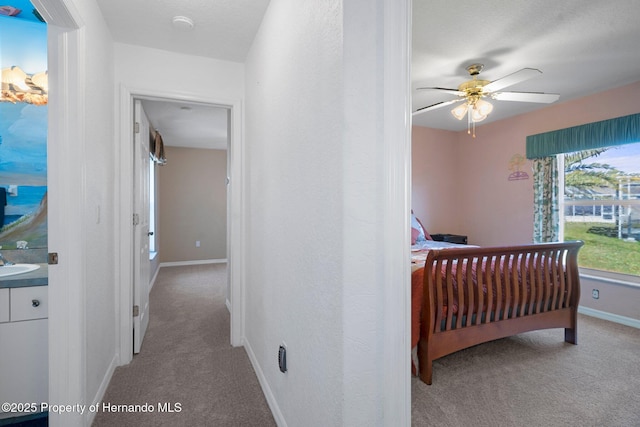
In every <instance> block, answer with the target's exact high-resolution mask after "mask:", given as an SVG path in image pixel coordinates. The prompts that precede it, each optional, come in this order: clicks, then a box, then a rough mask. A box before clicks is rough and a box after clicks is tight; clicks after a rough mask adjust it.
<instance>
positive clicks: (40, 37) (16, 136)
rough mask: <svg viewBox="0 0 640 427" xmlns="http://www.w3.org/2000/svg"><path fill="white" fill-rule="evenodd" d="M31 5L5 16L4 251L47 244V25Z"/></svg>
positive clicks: (0, 38)
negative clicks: (33, 11) (37, 17)
mask: <svg viewBox="0 0 640 427" xmlns="http://www.w3.org/2000/svg"><path fill="white" fill-rule="evenodd" d="M25 9H27V8H26V7H23V10H22V12H21V13H18V14H16V15H15V16H8V15H3V14H0V69H1V70H2V93H1V96H0V227H1V228H0V246H1V247H2V249H3V250H6V249H16V248H18V249H36V248H46V247H47V96H48V94H47V91H48V85H47V81H46V77H47V76H46V70H47V27H46V24H44V23H42V22H40V21H38V20H37V19H34V18H33V13H32V10H33V8H31V7H29V8H28V10H25ZM23 14H24V15H25V17H24V18H21V15H23Z"/></svg>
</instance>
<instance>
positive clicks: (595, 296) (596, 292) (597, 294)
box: [591, 289, 600, 299]
mask: <svg viewBox="0 0 640 427" xmlns="http://www.w3.org/2000/svg"><path fill="white" fill-rule="evenodd" d="M591 296H592V297H593V299H598V298H600V291H599V290H597V289H594V290H592V291H591Z"/></svg>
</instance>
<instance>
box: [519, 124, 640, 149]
mask: <svg viewBox="0 0 640 427" xmlns="http://www.w3.org/2000/svg"><path fill="white" fill-rule="evenodd" d="M634 142H640V114H631V115H629V116H624V117H617V118H615V119H609V120H602V121H600V122H594V123H587V124H585V125H580V126H574V127H570V128H566V129H559V130H554V131H551V132H545V133H539V134H537V135H530V136H527V159H536V158H540V157H546V156H554V155H556V154H560V153H572V152H574V151H581V150H589V149H593V148H601V147H610V146H612V145H622V144H631V143H634Z"/></svg>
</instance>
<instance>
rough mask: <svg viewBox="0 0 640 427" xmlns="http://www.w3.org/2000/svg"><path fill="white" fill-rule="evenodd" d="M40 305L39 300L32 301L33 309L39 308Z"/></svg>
mask: <svg viewBox="0 0 640 427" xmlns="http://www.w3.org/2000/svg"><path fill="white" fill-rule="evenodd" d="M39 305H40V301H38V300H37V299H32V300H31V306H32V307H38V306H39Z"/></svg>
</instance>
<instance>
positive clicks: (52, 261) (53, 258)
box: [47, 252, 58, 265]
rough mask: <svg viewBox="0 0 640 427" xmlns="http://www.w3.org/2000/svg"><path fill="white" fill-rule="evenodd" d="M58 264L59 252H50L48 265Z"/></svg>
mask: <svg viewBox="0 0 640 427" xmlns="http://www.w3.org/2000/svg"><path fill="white" fill-rule="evenodd" d="M57 263H58V252H49V255H48V258H47V264H49V265H55V264H57Z"/></svg>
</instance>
